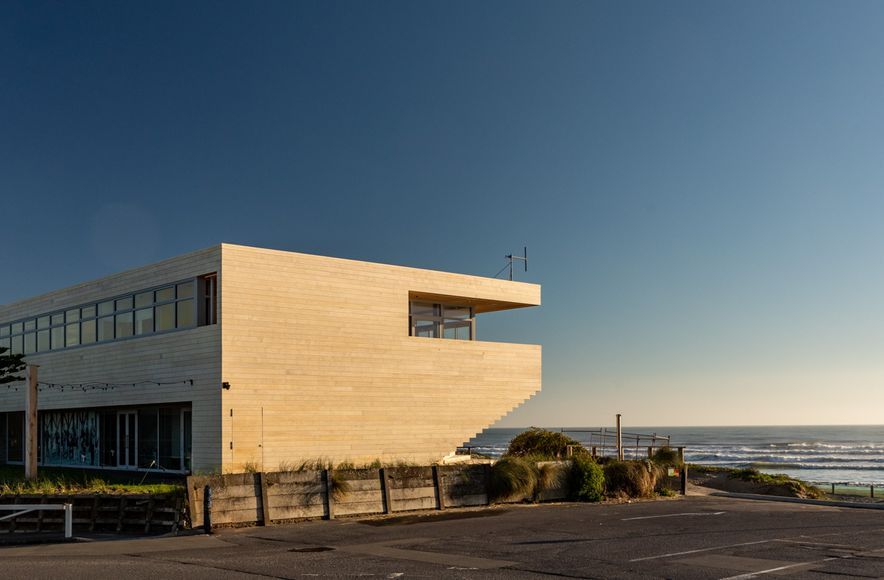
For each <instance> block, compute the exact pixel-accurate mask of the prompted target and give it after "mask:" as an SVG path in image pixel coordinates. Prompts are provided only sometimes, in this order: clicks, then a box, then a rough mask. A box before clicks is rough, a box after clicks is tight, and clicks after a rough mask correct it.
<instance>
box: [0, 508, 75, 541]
mask: <svg viewBox="0 0 884 580" xmlns="http://www.w3.org/2000/svg"><path fill="white" fill-rule="evenodd" d="M73 508H74V505H73V504H70V503H58V504H55V503H44V504H26V503H18V504H16V503H14V504H5V505H4V504H0V511H11V512H15V513H12V514H9V515H6V516H3V517H0V522H2V521H4V520H12V519H15V518H18V517H19V516H23V515H25V514H28V513H31V512H36V511H40V512H42V511H63V512H64V537H65V538H70V537H71V536H73V535H74V515H73V514H74V509H73Z"/></svg>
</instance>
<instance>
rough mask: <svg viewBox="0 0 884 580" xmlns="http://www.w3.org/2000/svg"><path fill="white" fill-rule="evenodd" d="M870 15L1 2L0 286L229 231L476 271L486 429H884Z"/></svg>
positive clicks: (696, 5) (879, 181)
mask: <svg viewBox="0 0 884 580" xmlns="http://www.w3.org/2000/svg"><path fill="white" fill-rule="evenodd" d="M882 30H884V4H882V3H879V2H863V1H859V0H857V1H853V2H822V3H821V2H811V1H803V2H767V1H757V2H752V1H739V2H714V3H709V2H700V1H696V2H690V3H687V2H656V1H653V2H646V3H644V2H619V1H617V2H613V1H612V2H590V1H574V2H566V1H549V2H547V1H543V2H541V1H536V2H532V3H523V2H512V1H507V2H435V3H430V2H412V1H408V2H361V1H359V2H347V3H343V2H338V3H336V2H315V3H314V2H305V1H301V2H289V1H285V2H238V3H225V2H215V1H213V2H206V3H199V2H186V3H185V2H105V3H89V2H46V3H43V2H32V1H29V2H20V3H18V2H11V1H9V2H3V3H2V5H0V197H2V206H0V212H2V215H3V217H4V219H3V220H2V223H3V233H2V239H3V240H4V242H5V243H4V244H3V246H2V247H3V250H2V253H0V266H2V269H0V271H2V272H3V274H2V276H0V303H5V302H10V301H13V300H17V299H20V298H24V297H27V296H30V295H34V294H37V293H41V292H44V291H49V290H52V289H56V288H59V287H63V286H66V285H69V284H73V283H76V282H80V281H84V280H88V279H92V278H95V277H98V276H102V275H106V274H110V273H113V272H116V271H119V270H122V269H125V268H129V267H134V266H138V265H141V264H144V263H148V262H151V261H155V260H158V259H162V258H165V257H169V256H173V255H176V254H179V253H182V252H186V251H190V250H193V249H197V248H201V247H205V246H209V245H211V244H215V243H217V242H220V241H227V242H232V243H242V244H251V245H259V246H268V247H273V248H280V249H287V250H296V251H303V252H312V253H320V254H329V255H335V256H342V257H348V258H356V259H364V260H375V261H381V262H389V263H396V264H407V265H411V266H417V267H426V268H434V269H443V270H453V271H458V272H466V273H472V274H482V275H491V274H494V273H495V272H496V271H497V270H498V269H499V268H500V267H501V266H502V265H503V263H504V262H503V255H504V254H505V253H507V252H509V251H513V250H518V249H519V248H521V246H522V245H523V244H527V245H528V246H529V249H530V253H531V260H532V262H531V271H530V272H529V273H528V275H527V279H528V280H531V281H536V282H540V283H542V284H543V299H544V306H543V307H542V308H539V309H534V310H533V311H524V312H512V313H504V314H496V315H488V316H486V317H485V318H484V319H480V321H479V323H480V325H481V326H480V331H481V333H482V336H483V337H484V338H488V339H501V340H510V341H519V342H537V343H541V344H543V347H544V391H543V393H542V394H541V395H539V396H538V397H537V398H536V399H535V400H533V401H531V402H529V403H528V404H526V405H525V406H524V407H523V408H522V409H520V410H518V411H516V412H515V413H514V414H513V415H511V416H510V417H508V418H507V419H506V420H505V421H504V423H503V424H504V425H528V424H544V425H595V424H600V423H610V422H611V417H612V416H613V414H614V413H616V412H618V411H619V412H622V413H623V414H624V416H625V420H626V422H627V424H633V425H640V424H654V425H667V424H668V425H678V424H786V423H881V422H884V356H882V353H884V251H882V250H884V219H882V218H884V35H882V34H881V31H882Z"/></svg>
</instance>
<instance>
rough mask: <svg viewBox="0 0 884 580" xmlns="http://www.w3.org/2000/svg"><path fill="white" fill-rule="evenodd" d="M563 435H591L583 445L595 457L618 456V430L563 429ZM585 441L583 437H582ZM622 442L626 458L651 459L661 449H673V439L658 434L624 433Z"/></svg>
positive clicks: (621, 436) (621, 435)
mask: <svg viewBox="0 0 884 580" xmlns="http://www.w3.org/2000/svg"><path fill="white" fill-rule="evenodd" d="M561 432H562V433H565V434H568V433H582V434H584V435H586V434H588V435H589V441H588V442H587V441H582V442H581V443H582V445H583V446H584V447H586V448H587V449H589V450H590V451H591V452H592V455H593V456H596V457H599V456H602V457H603V456H607V455H611V456H614V457H616V456H617V430H616V429H608V428H605V427H602V428H601V429H561ZM581 439H583V437H581ZM620 441H621V444H622V446H623V456H624V458H630V459H642V458H644V457H651V456H652V455H653V454H654V452H655V451H656V450H657V449H659V448H660V447H671V443H672V437H670V436H669V435H660V434H658V433H631V432H628V431H622V432H621V433H620Z"/></svg>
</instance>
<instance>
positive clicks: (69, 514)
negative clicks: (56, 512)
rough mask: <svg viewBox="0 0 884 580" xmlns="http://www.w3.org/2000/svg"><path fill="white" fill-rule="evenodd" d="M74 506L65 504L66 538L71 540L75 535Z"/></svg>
mask: <svg viewBox="0 0 884 580" xmlns="http://www.w3.org/2000/svg"><path fill="white" fill-rule="evenodd" d="M73 508H74V505H73V504H70V503H66V504H64V537H65V538H66V539H70V538H71V537H72V536H73V535H74V509H73Z"/></svg>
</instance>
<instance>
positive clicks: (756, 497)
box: [709, 491, 884, 510]
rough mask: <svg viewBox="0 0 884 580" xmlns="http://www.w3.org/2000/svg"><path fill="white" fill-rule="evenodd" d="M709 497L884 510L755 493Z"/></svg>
mask: <svg viewBox="0 0 884 580" xmlns="http://www.w3.org/2000/svg"><path fill="white" fill-rule="evenodd" d="M709 495H711V496H715V497H732V498H736V499H754V500H760V501H781V502H786V503H801V504H807V505H824V506H830V507H843V508H854V509H867V510H884V503H856V502H849V501H831V500H825V499H802V498H798V497H784V496H778V495H759V494H755V493H731V492H726V491H716V492H712V493H710V494H709Z"/></svg>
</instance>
